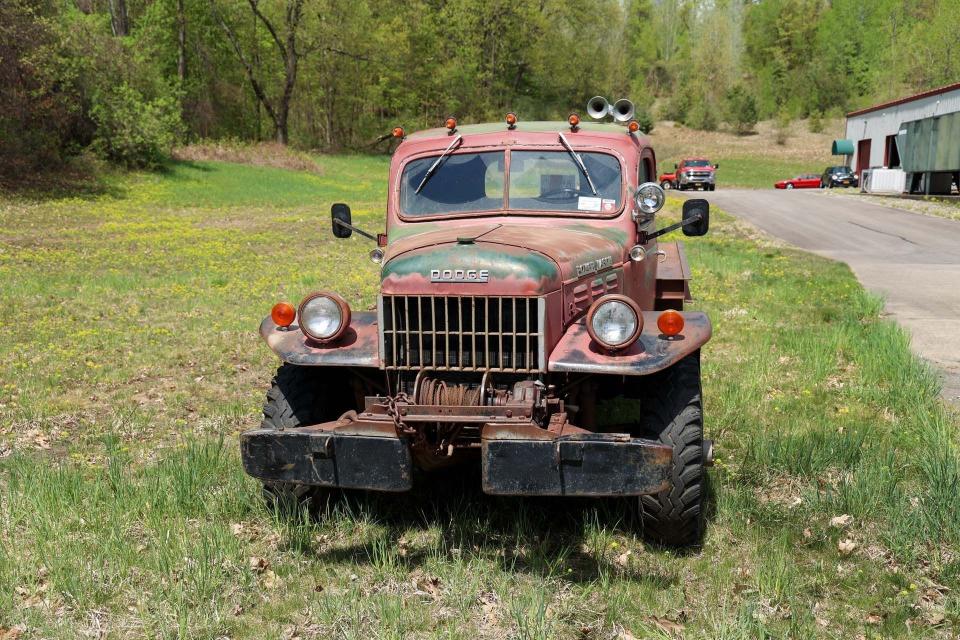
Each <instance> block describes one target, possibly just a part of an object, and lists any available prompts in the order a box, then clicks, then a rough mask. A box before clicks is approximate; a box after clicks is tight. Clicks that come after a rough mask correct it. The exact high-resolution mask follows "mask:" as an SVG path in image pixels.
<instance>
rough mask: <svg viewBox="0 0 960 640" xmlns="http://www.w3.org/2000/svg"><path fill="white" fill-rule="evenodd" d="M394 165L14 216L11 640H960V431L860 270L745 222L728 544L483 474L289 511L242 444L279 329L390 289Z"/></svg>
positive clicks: (175, 172)
mask: <svg viewBox="0 0 960 640" xmlns="http://www.w3.org/2000/svg"><path fill="white" fill-rule="evenodd" d="M721 162H722V161H721ZM386 170H387V160H386V159H384V158H367V157H335V158H321V159H320V160H319V168H318V169H317V170H314V171H313V172H311V173H298V172H290V171H284V170H281V169H274V168H269V167H250V166H242V165H231V164H223V163H213V162H197V163H180V164H175V165H173V166H171V167H170V169H169V170H168V171H167V172H166V173H164V174H161V175H134V176H130V177H123V178H112V179H111V180H110V181H109V184H108V185H107V187H108V188H106V189H104V190H103V193H102V194H100V195H86V196H83V197H72V198H71V197H58V198H53V199H45V200H33V201H27V200H23V199H15V198H13V197H3V198H2V199H0V638H4V639H5V640H7V639H10V638H15V637H21V638H76V637H97V638H134V637H137V638H139V637H149V638H155V637H162V638H176V637H179V638H223V637H229V638H251V639H252V638H258V639H259V638H284V639H287V640H289V639H291V638H358V639H359V638H364V639H366V638H409V637H415V638H421V637H422V638H429V637H444V638H446V637H450V638H476V637H481V638H507V637H517V638H579V639H594V638H604V639H607V638H622V639H630V638H645V637H655V638H669V637H685V638H757V637H771V638H781V637H792V638H810V637H824V638H845V639H847V638H851V639H852V638H856V637H865V638H889V637H911V638H926V637H934V638H948V637H954V635H955V634H956V631H957V629H958V625H960V598H958V589H960V555H958V553H960V508H958V497H957V496H958V490H960V458H958V439H957V435H956V428H957V426H958V423H960V421H958V418H957V416H956V415H955V414H953V413H951V412H950V411H948V410H947V409H946V408H945V407H944V406H943V405H942V404H941V403H940V401H939V399H938V389H937V383H936V380H935V376H934V375H932V373H931V372H930V371H928V370H927V369H926V368H924V366H923V365H922V364H921V363H920V362H919V361H918V360H917V359H916V358H915V357H913V356H912V355H911V354H910V351H909V347H908V340H907V338H906V336H905V335H904V334H903V332H902V331H901V330H899V329H898V328H897V327H896V326H895V325H893V324H892V323H890V322H889V321H887V320H885V319H883V318H882V317H881V304H880V302H879V301H878V300H877V299H875V298H873V297H871V296H869V295H867V294H865V293H864V291H863V290H862V289H861V287H860V286H859V285H858V284H857V282H856V281H855V279H854V278H853V276H852V275H851V273H850V271H849V270H848V269H847V268H846V267H844V266H843V265H840V264H836V263H833V262H829V261H826V260H823V259H821V258H818V257H814V256H812V255H808V254H804V253H800V252H795V251H791V250H787V249H783V248H780V247H777V246H775V245H773V244H771V243H770V242H768V241H767V240H765V239H763V238H761V237H757V236H756V235H755V234H754V233H753V232H752V231H751V230H750V229H748V228H745V227H743V226H740V225H739V224H737V223H735V222H734V221H733V220H732V219H731V218H729V217H727V216H724V215H722V214H716V215H715V217H714V221H713V224H712V229H711V234H710V235H708V236H706V237H705V238H699V239H693V240H691V241H690V242H688V244H687V247H688V249H687V250H688V255H689V257H690V261H691V263H692V266H693V271H694V275H695V281H694V283H693V289H694V294H695V296H696V297H697V302H696V305H695V306H697V307H698V308H702V309H704V310H706V311H708V312H709V313H710V314H711V317H712V318H713V321H714V336H715V337H714V339H713V340H712V341H711V342H710V343H709V345H708V346H707V347H706V348H705V350H704V356H703V363H704V401H705V409H706V416H707V427H706V428H707V432H708V435H709V436H710V437H713V438H714V439H716V441H717V443H718V449H717V455H718V461H717V465H716V467H714V468H713V469H712V470H711V471H710V480H711V485H710V486H711V492H710V493H711V495H710V509H709V512H710V516H709V526H708V532H707V536H706V540H705V543H704V546H703V548H702V549H700V550H695V551H690V552H685V553H679V552H675V551H668V550H663V549H658V548H652V547H649V546H647V545H645V544H644V543H643V542H642V541H641V539H640V538H638V537H637V536H636V535H635V534H634V533H633V528H632V524H633V523H632V521H631V518H630V517H629V510H628V509H627V506H628V505H627V504H626V503H624V502H620V501H600V502H591V501H559V500H520V499H503V498H500V499H495V498H491V497H486V496H483V495H482V494H481V493H479V490H478V485H479V478H478V477H476V476H475V475H473V476H471V475H469V474H468V475H466V476H460V477H453V478H444V479H443V481H442V482H438V483H437V484H436V485H435V486H423V485H421V486H419V487H418V488H417V490H416V491H415V492H414V493H413V494H411V495H409V496H403V497H400V498H393V497H392V498H390V499H378V498H376V497H370V496H362V495H361V496H351V497H349V498H348V499H345V500H343V501H340V502H337V503H335V504H333V505H332V507H331V509H330V511H329V512H328V513H326V514H325V515H324V517H323V518H321V519H320V520H310V519H306V518H303V517H300V516H298V515H296V514H290V515H288V516H287V517H283V516H282V515H277V514H271V513H270V512H269V511H267V510H266V509H265V508H264V507H263V506H262V505H261V503H260V501H259V493H258V487H257V485H256V484H255V483H254V482H253V481H251V480H249V479H248V478H246V477H245V476H244V474H243V473H242V470H241V469H240V466H239V456H238V455H237V454H238V451H237V441H236V435H237V434H238V433H239V432H240V431H242V430H243V429H246V428H249V427H252V426H254V425H256V424H257V423H258V412H259V408H260V404H261V400H262V398H263V394H264V391H265V389H266V386H267V384H268V381H269V378H270V376H271V374H272V372H273V369H274V368H275V366H276V364H277V363H276V361H275V359H274V358H273V356H272V354H271V353H270V352H269V351H268V349H266V347H264V346H263V345H261V344H260V342H259V338H258V337H257V335H256V327H257V325H258V323H259V321H260V319H261V317H262V316H263V315H265V314H266V313H267V312H268V310H269V307H270V305H271V304H272V303H273V302H274V301H276V300H277V299H280V298H287V299H291V300H297V299H298V298H299V296H301V295H303V294H304V293H306V292H308V291H310V290H311V289H314V288H320V287H324V288H326V287H329V288H331V289H334V290H336V291H339V292H340V293H342V294H343V295H344V296H345V297H346V298H347V299H348V301H349V302H350V303H351V305H353V306H354V307H364V306H366V305H369V304H371V303H372V302H373V301H374V295H375V291H376V281H377V273H376V270H375V268H374V266H373V265H372V264H371V263H370V262H369V260H368V259H367V258H366V253H367V250H368V246H367V245H366V244H365V243H364V242H363V241H362V240H361V239H359V238H353V239H351V240H349V241H339V242H335V241H334V240H333V239H332V238H331V237H330V232H329V218H328V208H329V204H330V202H332V201H345V202H349V203H351V205H352V206H353V209H354V212H355V214H356V220H357V224H359V225H360V226H362V227H366V228H368V229H370V230H376V229H378V228H380V227H381V225H382V213H381V212H382V209H383V202H384V198H385V191H386V190H385V183H384V179H385V175H386ZM677 206H678V205H677V202H673V201H671V203H670V204H669V208H670V210H671V211H672V212H673V214H671V215H675V212H676V209H677Z"/></svg>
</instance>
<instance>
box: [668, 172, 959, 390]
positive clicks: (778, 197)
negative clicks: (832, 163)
mask: <svg viewBox="0 0 960 640" xmlns="http://www.w3.org/2000/svg"><path fill="white" fill-rule="evenodd" d="M684 195H687V194H684ZM697 195H700V196H705V197H706V198H707V199H708V200H709V201H710V203H711V204H713V205H716V206H717V207H719V208H721V209H723V210H724V211H727V212H728V213H731V214H733V215H736V216H738V217H740V218H743V219H744V220H747V221H748V222H750V223H752V224H753V225H754V226H756V227H758V228H760V229H762V230H763V231H766V232H767V233H769V234H771V235H773V236H776V237H778V238H780V239H781V240H784V241H785V242H788V243H789V244H792V245H794V246H796V247H799V248H801V249H805V250H807V251H812V252H813V253H816V254H819V255H822V256H826V257H828V258H833V259H835V260H842V261H843V262H846V263H847V264H848V265H850V268H851V269H853V271H854V273H856V275H857V278H859V279H860V282H862V283H863V285H864V286H865V287H867V288H868V289H870V290H871V291H874V292H876V293H879V294H882V295H883V296H884V297H885V299H886V308H887V311H889V312H890V313H891V314H892V315H893V316H894V317H895V318H896V319H897V321H898V322H900V324H901V325H902V326H904V327H905V328H906V329H907V330H908V331H909V332H910V334H911V339H912V345H913V348H914V349H915V350H916V351H917V353H919V354H920V355H921V356H923V357H924V358H926V359H928V360H929V361H931V362H932V363H934V364H935V365H937V366H938V367H939V368H940V370H941V371H943V373H944V396H945V397H947V398H949V399H951V400H958V399H960V222H957V221H954V220H946V219H943V218H935V217H932V216H927V215H922V214H917V213H911V212H908V211H901V210H899V209H892V208H890V207H885V206H882V205H879V204H872V203H867V202H862V201H860V200H858V199H853V198H844V197H834V196H829V195H826V194H823V193H820V192H819V191H798V190H792V191H777V190H773V189H771V190H769V191H763V190H746V189H722V188H721V189H720V190H718V191H715V192H713V193H707V194H697ZM694 197H697V196H694Z"/></svg>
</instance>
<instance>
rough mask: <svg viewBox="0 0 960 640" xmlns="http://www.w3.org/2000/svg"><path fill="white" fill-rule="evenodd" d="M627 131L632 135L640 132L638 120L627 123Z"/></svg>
mask: <svg viewBox="0 0 960 640" xmlns="http://www.w3.org/2000/svg"><path fill="white" fill-rule="evenodd" d="M627 131H629V132H630V133H636V132H637V131H640V123H639V122H637V121H636V120H631V121H630V122H628V123H627Z"/></svg>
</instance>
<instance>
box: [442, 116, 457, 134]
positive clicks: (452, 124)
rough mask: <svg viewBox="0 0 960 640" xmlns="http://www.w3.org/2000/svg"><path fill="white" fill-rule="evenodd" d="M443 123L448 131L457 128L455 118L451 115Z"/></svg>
mask: <svg viewBox="0 0 960 640" xmlns="http://www.w3.org/2000/svg"><path fill="white" fill-rule="evenodd" d="M444 125H445V126H446V127H447V129H450V131H453V130H454V129H456V128H457V119H456V118H454V117H453V116H451V117H449V118H447V121H446V122H444Z"/></svg>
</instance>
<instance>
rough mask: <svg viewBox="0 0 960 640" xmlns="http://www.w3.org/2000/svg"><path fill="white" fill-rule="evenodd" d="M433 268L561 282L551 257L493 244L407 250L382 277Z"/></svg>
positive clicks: (426, 273) (427, 273) (426, 272)
mask: <svg viewBox="0 0 960 640" xmlns="http://www.w3.org/2000/svg"><path fill="white" fill-rule="evenodd" d="M432 269H488V270H489V271H490V277H491V278H511V277H513V278H529V279H531V280H542V279H547V280H552V279H556V280H559V279H560V270H559V269H558V268H557V265H556V263H555V262H554V261H553V260H551V259H550V258H548V257H546V256H544V255H543V254H541V253H537V252H535V251H526V250H519V249H515V248H513V247H504V246H503V245H496V246H495V247H493V248H487V247H484V246H479V245H460V244H451V245H443V246H439V247H430V248H424V249H417V250H414V251H410V252H407V253H404V254H401V255H400V256H397V257H396V258H394V259H393V260H390V261H389V262H388V263H387V264H385V265H384V266H383V271H382V277H383V278H387V277H389V276H391V275H393V276H398V277H401V276H406V275H420V276H423V277H425V278H426V277H429V276H430V271H431V270H432Z"/></svg>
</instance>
